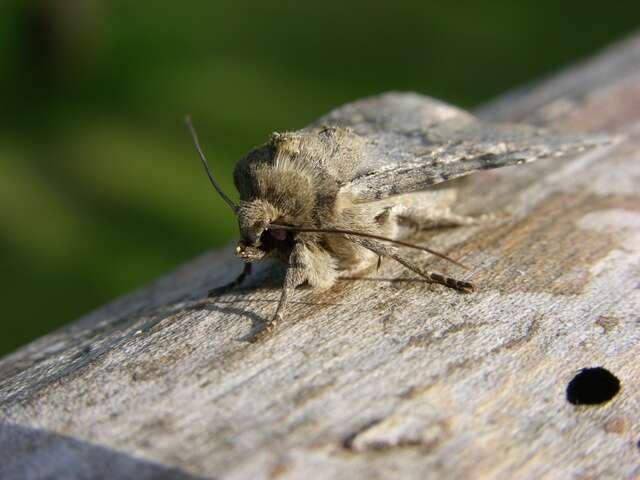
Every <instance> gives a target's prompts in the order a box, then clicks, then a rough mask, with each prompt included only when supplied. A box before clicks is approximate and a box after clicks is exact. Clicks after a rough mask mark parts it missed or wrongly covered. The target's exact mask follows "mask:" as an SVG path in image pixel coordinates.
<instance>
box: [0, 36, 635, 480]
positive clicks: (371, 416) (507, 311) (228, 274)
mask: <svg viewBox="0 0 640 480" xmlns="http://www.w3.org/2000/svg"><path fill="white" fill-rule="evenodd" d="M479 113H480V114H481V115H482V116H483V117H486V118H491V119H499V120H518V121H529V122H534V123H538V124H552V125H554V126H556V127H558V128H566V129H573V130H579V131H609V132H612V133H615V134H623V135H624V136H625V138H624V140H622V141H621V142H620V143H618V144H617V145H615V146H613V147H608V148H606V149H604V150H599V151H597V152H591V153H589V154H587V155H584V156H581V157H578V158H573V159H569V160H564V161H556V160H548V161H541V162H538V163H536V164H532V165H527V166H521V167H515V168H509V169H502V170H498V171H491V172H484V173H482V174H478V175H475V176H473V177H472V178H471V180H470V181H469V182H468V184H467V185H466V186H464V187H463V192H464V195H463V197H462V199H461V203H460V210H461V211H463V212H482V211H488V210H495V209H509V210H510V211H511V212H512V215H513V217H512V219H511V220H510V221H508V222H504V223H501V224H499V225H492V226H473V227H468V228H467V227H465V228H462V229H456V230H446V231H439V232H437V233H435V234H430V236H425V237H424V238H423V240H425V241H426V240H427V239H428V241H429V244H430V245H432V246H434V247H438V248H440V249H443V250H445V251H449V252H450V253H451V254H452V255H453V256H455V257H457V258H462V259H464V261H465V262H466V263H467V264H469V265H471V266H473V267H474V268H473V279H474V281H475V282H476V284H477V285H479V286H480V289H479V291H478V292H477V293H475V294H472V295H460V294H457V293H455V292H452V291H448V290H444V289H442V288H439V287H431V286H429V285H426V284H424V283H422V282H419V281H413V280H408V277H409V275H408V274H407V272H406V271H403V270H402V268H400V267H397V266H396V265H394V264H392V262H386V263H383V266H382V268H381V270H380V272H378V274H377V277H379V278H374V279H370V280H361V281H347V280H345V281H342V282H341V283H340V284H339V286H338V287H336V288H334V289H332V290H331V291H329V292H328V293H326V294H321V295H317V294H314V293H313V292H309V291H299V292H298V293H297V294H296V297H295V299H294V300H295V301H294V304H293V305H292V307H291V311H290V313H289V315H288V320H287V321H286V322H285V323H283V324H281V325H280V326H279V328H278V330H277V331H276V332H275V334H273V335H271V336H269V337H267V338H265V339H264V341H260V342H258V343H256V344H251V343H248V342H247V341H246V339H247V338H248V337H249V336H250V335H251V332H253V331H255V330H256V329H257V328H259V327H260V324H261V322H262V321H263V320H265V319H267V318H269V316H270V315H271V313H272V312H273V309H274V307H275V303H276V301H277V298H278V295H279V290H278V288H279V282H280V277H279V275H280V274H281V272H280V273H279V272H278V271H276V270H273V269H262V270H260V272H259V274H258V275H257V276H256V278H254V279H253V280H252V281H251V282H250V283H249V285H247V286H246V287H245V288H243V289H242V290H239V291H237V292H235V293H232V294H229V295H226V296H224V297H222V298H219V299H217V300H215V301H210V302H208V303H207V304H206V305H198V302H199V301H201V300H202V299H203V298H204V297H205V293H206V291H207V289H208V288H210V287H212V286H215V285H219V284H221V283H223V282H225V281H227V280H229V279H231V278H232V277H233V276H234V275H235V274H236V272H237V271H239V269H240V268H241V267H240V265H239V263H238V261H237V260H235V259H233V258H232V254H231V249H230V248H227V249H224V250H222V251H218V252H211V253H208V254H205V255H203V256H202V257H200V258H198V259H195V260H194V261H192V262H190V263H188V264H187V265H185V266H183V267H182V268H180V269H179V270H178V271H176V272H175V273H173V274H171V275H169V276H167V277H166V278H163V279H160V280H158V281H157V282H155V283H154V284H153V285H151V286H149V287H147V288H145V289H142V290H141V291H139V292H136V293H134V294H132V295H129V296H127V297H125V298H122V299H120V300H118V301H116V302H114V303H112V304H110V305H108V306H106V307H104V308H102V309H100V310H98V311H96V312H94V313H92V314H90V315H88V316H87V317H85V318H83V319H81V320H79V321H78V322H76V323H74V324H72V325H70V326H68V327H67V328H64V329H62V330H60V331H57V332H55V333H52V334H50V335H47V336H45V337H43V338H41V339H39V340H37V341H35V342H33V343H32V344H30V345H28V346H27V347H25V348H23V349H21V350H19V351H18V352H16V353H14V354H12V355H10V356H8V357H6V358H4V359H3V360H2V361H1V362H0V379H1V380H0V406H1V410H0V422H1V423H0V478H3V479H4V478H200V477H206V478H210V477H216V478H229V479H241V478H242V479H244V478H248V479H260V478H269V479H275V478H283V479H295V478H304V479H311V478H323V479H324V478H419V479H424V478H474V479H478V478H497V479H512V478H519V479H522V478H531V479H539V478H561V479H571V478H575V479H591V478H594V479H595V478H638V477H639V476H640V445H638V441H639V440H640V416H639V414H638V412H640V393H639V391H640V361H639V360H638V359H639V358H640V36H636V37H634V38H631V39H629V40H627V41H625V42H624V43H622V44H620V45H618V46H616V47H614V48H612V49H609V50H608V51H606V52H604V53H603V54H602V55H600V56H598V57H596V58H594V59H593V60H591V61H589V62H587V63H585V64H582V65H580V66H577V67H575V68H573V69H571V70H569V71H567V72H565V73H561V74H560V75H558V76H556V77H554V78H552V79H550V80H548V81H545V82H543V83H541V84H539V85H537V86H534V87H530V88H528V89H524V90H522V91H519V92H516V93H515V94H509V95H506V96H505V97H503V98H500V99H498V100H496V101H494V102H493V103H491V104H489V105H488V106H486V107H484V108H483V109H482V110H480V112H479ZM418 255H419V254H418ZM421 261H422V262H423V264H424V265H425V266H426V265H427V264H433V265H434V266H435V267H437V268H443V266H444V265H443V264H442V262H440V261H431V260H428V259H426V258H425V259H424V260H421ZM388 279H393V280H394V281H389V280H388ZM403 279H407V280H403ZM185 296H188V297H190V299H188V300H184V297H185ZM180 299H183V300H180ZM36 301H37V300H36ZM593 366H604V367H606V368H607V369H608V370H610V371H611V372H612V373H614V374H615V375H616V376H617V377H618V378H619V379H620V380H621V382H622V389H621V391H620V392H619V393H618V395H617V396H615V397H614V398H613V400H611V401H610V402H608V403H606V404H604V405H601V406H578V407H576V406H574V405H571V404H570V403H568V402H567V400H566V397H565V391H566V387H567V384H568V382H569V381H570V380H571V378H572V377H573V376H574V375H575V374H576V373H577V372H578V370H579V369H581V368H584V367H593Z"/></svg>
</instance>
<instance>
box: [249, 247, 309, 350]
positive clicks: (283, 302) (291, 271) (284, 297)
mask: <svg viewBox="0 0 640 480" xmlns="http://www.w3.org/2000/svg"><path fill="white" fill-rule="evenodd" d="M302 248H303V247H301V246H299V245H296V247H294V249H293V251H292V252H291V254H290V255H289V261H288V264H287V272H286V274H285V277H284V285H283V286H282V293H281V295H280V301H279V302H278V308H276V313H275V314H274V316H273V318H272V319H271V321H269V323H268V324H267V325H266V326H265V327H264V328H263V329H262V330H260V331H259V332H258V333H256V334H255V335H254V336H253V338H252V340H251V341H252V342H255V341H257V340H259V339H261V338H262V337H264V336H266V335H268V334H269V333H271V332H273V330H275V328H276V327H277V326H278V323H279V322H280V321H281V320H282V319H283V318H284V311H285V308H286V307H287V303H288V302H289V298H290V297H291V294H292V293H293V291H294V290H295V288H296V287H297V286H299V285H301V284H302V283H304V282H305V281H306V279H307V272H306V270H307V264H306V263H305V262H304V261H303V255H302V254H301V250H302Z"/></svg>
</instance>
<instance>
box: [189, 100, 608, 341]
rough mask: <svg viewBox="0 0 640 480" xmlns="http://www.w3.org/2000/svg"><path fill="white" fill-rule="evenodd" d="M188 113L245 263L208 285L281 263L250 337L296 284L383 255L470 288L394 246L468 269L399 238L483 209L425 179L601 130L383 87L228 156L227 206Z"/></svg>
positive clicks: (470, 220) (318, 280) (324, 279)
mask: <svg viewBox="0 0 640 480" xmlns="http://www.w3.org/2000/svg"><path fill="white" fill-rule="evenodd" d="M186 123H187V126H188V127H189V130H190V132H191V135H192V137H193V141H194V143H195V146H196V149H197V151H198V153H199V155H200V158H201V160H202V163H203V165H204V167H205V170H206V172H207V175H208V176H209V179H210V181H211V183H212V185H213V186H214V188H215V189H216V191H217V192H218V194H219V195H220V196H221V197H222V199H223V200H224V201H225V203H227V205H229V207H230V208H231V209H232V210H233V212H234V213H235V215H236V217H237V218H238V224H239V227H240V236H241V239H240V241H239V242H238V244H237V247H236V255H237V256H238V257H240V258H241V259H242V260H243V261H244V262H245V267H244V269H243V271H242V273H241V274H240V275H239V276H238V278H236V279H235V280H234V281H233V282H231V283H230V284H228V285H225V286H223V287H220V288H217V289H214V290H212V291H211V292H210V295H217V294H219V293H222V292H225V291H228V290H229V289H230V288H233V287H235V286H237V285H239V284H240V283H241V282H242V281H243V280H244V279H245V278H246V277H247V275H249V274H250V273H251V265H252V263H253V262H259V261H262V260H265V259H267V258H271V257H273V258H277V259H280V260H281V261H283V262H285V264H286V273H285V278H284V284H283V287H282V292H281V296H280V301H279V302H278V306H277V308H276V311H275V314H274V315H273V317H272V318H271V320H270V322H269V323H268V324H267V325H266V326H265V327H264V328H263V329H262V330H261V331H260V332H259V334H258V335H256V336H255V337H254V339H257V338H260V337H261V336H263V335H264V334H265V333H268V332H270V331H272V330H273V329H274V328H275V326H276V325H277V323H278V322H279V321H280V320H281V319H282V318H283V317H284V312H285V308H286V306H287V302H288V301H289V299H290V297H291V294H292V292H293V291H294V289H295V288H296V287H297V286H299V285H301V284H303V283H305V282H306V283H308V284H309V285H311V286H312V287H314V288H318V289H327V288H329V287H331V286H332V285H333V284H334V283H335V282H336V280H337V278H338V275H347V276H350V275H357V274H358V273H360V272H362V271H364V270H366V269H368V268H369V267H371V266H372V265H375V264H376V263H377V262H379V259H380V258H382V257H389V258H392V259H394V260H395V261H397V262H399V263H400V264H402V265H403V266H405V267H406V268H408V269H409V270H411V271H413V272H415V273H416V274H418V275H420V276H421V277H423V278H424V279H426V280H427V281H428V282H432V283H438V284H441V285H444V286H446V287H449V288H452V289H455V290H458V291H461V292H471V291H473V290H474V286H473V285H472V284H471V283H469V282H467V281H462V280H456V279H454V278H451V277H448V276H445V275H443V274H441V273H438V272H432V271H424V270H422V269H421V268H420V267H419V266H418V265H416V264H415V263H414V262H413V261H411V260H409V259H408V258H406V257H405V256H403V255H402V253H401V250H400V248H399V247H408V248H415V249H419V250H423V251H425V252H428V253H430V254H433V255H436V256H438V257H441V258H443V259H446V260H448V261H450V262H452V263H454V264H456V265H458V266H461V267H463V268H466V267H464V265H462V264H461V263H460V262H458V261H456V260H454V259H452V258H449V257H448V256H447V255H444V254H442V253H439V252H436V251H434V250H432V249H430V248H427V247H421V246H417V245H414V244H411V243H408V242H405V241H403V239H406V238H408V237H409V236H410V235H411V233H413V232H415V230H416V229H427V228H433V227H438V226H459V225H470V224H474V223H478V222H481V221H483V220H485V219H486V218H488V216H480V217H470V216H465V215H460V214H457V213H455V212H454V211H453V210H452V205H453V204H454V202H455V199H456V190H455V188H453V187H450V188H438V189H430V188H429V187H431V186H433V185H436V184H439V183H442V182H446V181H448V180H452V179H455V178H458V177H461V176H464V175H468V174H470V173H472V172H474V171H479V170H488V169H493V168H500V167H506V166H509V165H516V164H522V163H527V162H532V161H534V160H537V159H539V158H544V157H554V158H557V157H561V156H566V155H573V154H576V153H579V152H582V151H584V150H586V149H588V148H591V147H594V146H596V145H600V144H602V143H603V137H602V136H597V135H585V134H579V133H559V132H551V131H549V130H545V129H540V128H537V127H533V126H526V125H508V124H488V123H483V122H480V121H479V120H478V119H476V118H475V117H474V116H473V115H472V114H470V113H469V112H466V111H464V110H462V109H459V108H457V107H454V106H452V105H449V104H446V103H444V102H441V101H439V100H436V99H433V98H430V97H427V96H422V95H418V94H413V93H387V94H383V95H379V96H376V97H371V98H367V99H364V100H360V101H357V102H354V103H350V104H347V105H345V106H343V107H341V108H338V109H337V110H334V111H333V112H331V113H329V114H328V115H326V116H324V117H322V118H320V119H319V120H318V121H317V122H314V123H313V124H311V125H309V126H308V127H305V128H304V129H302V130H298V131H294V132H287V133H273V134H272V135H271V139H270V140H269V141H268V142H267V143H265V144H264V145H261V146H259V147H257V148H255V149H254V150H252V151H251V152H249V154H248V155H247V156H246V157H244V158H243V159H242V160H240V161H239V162H238V163H237V164H236V167H235V170H234V183H235V185H236V188H237V189H238V192H239V194H240V202H239V203H238V204H235V203H234V202H233V201H232V200H231V199H230V198H229V197H228V196H227V195H226V194H225V193H224V192H223V191H222V188H221V187H220V185H219V184H218V182H217V181H216V179H215V177H214V176H213V174H212V173H211V169H210V167H209V165H208V163H207V161H206V158H205V156H204V153H203V151H202V148H201V146H200V143H199V141H198V137H197V134H196V132H195V129H194V127H193V125H192V124H191V121H190V119H189V117H187V119H186ZM378 265H379V263H378Z"/></svg>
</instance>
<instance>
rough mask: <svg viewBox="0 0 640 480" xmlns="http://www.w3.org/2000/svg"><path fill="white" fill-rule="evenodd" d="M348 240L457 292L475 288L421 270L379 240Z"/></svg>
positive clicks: (468, 284)
mask: <svg viewBox="0 0 640 480" xmlns="http://www.w3.org/2000/svg"><path fill="white" fill-rule="evenodd" d="M350 240H351V241H353V242H355V243H358V244H360V245H362V246H363V247H365V248H367V249H369V250H371V251H372V252H374V253H376V254H377V255H379V256H381V257H382V256H385V257H389V258H392V259H394V260H395V261H396V262H398V263H399V264H401V265H402V266H404V267H405V268H408V269H409V270H411V271H412V272H414V273H417V274H418V275H420V276H421V277H422V278H424V279H425V280H427V281H428V282H430V283H438V284H440V285H444V286H445V287H449V288H453V289H454V290H458V291H459V292H465V293H469V292H473V291H474V290H475V287H474V285H473V284H472V283H469V282H465V281H463V280H456V279H455V278H451V277H447V276H446V275H443V274H441V273H438V272H431V271H426V272H425V271H423V270H421V269H420V268H418V267H417V266H416V265H414V264H413V263H411V262H410V261H408V260H405V259H404V258H402V257H401V256H400V255H398V254H397V253H396V249H395V248H394V247H389V246H387V245H384V244H382V243H380V242H377V241H375V240H370V239H363V238H358V239H356V238H354V237H351V238H350Z"/></svg>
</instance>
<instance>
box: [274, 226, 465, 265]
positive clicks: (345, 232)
mask: <svg viewBox="0 0 640 480" xmlns="http://www.w3.org/2000/svg"><path fill="white" fill-rule="evenodd" d="M269 227H274V228H280V229H282V230H289V231H292V232H310V233H333V234H339V235H353V236H355V237H365V238H373V239H376V240H381V241H383V242H389V243H395V244H396V245H402V246H403V247H407V248H414V249H416V250H422V251H423V252H427V253H430V254H431V255H435V256H436V257H440V258H442V259H444V260H447V261H449V262H451V263H453V264H455V265H457V266H459V267H460V268H464V269H465V270H469V267H467V266H466V265H464V264H462V263H460V262H458V261H457V260H454V259H453V258H451V257H448V256H447V255H445V254H444V253H440V252H437V251H435V250H432V249H431V248H429V247H421V246H420V245H414V244H413V243H407V242H403V241H402V240H394V239H393V238H387V237H382V236H380V235H375V234H373V233H365V232H357V231H354V230H343V229H340V228H307V227H295V226H290V225H280V224H278V223H270V224H269Z"/></svg>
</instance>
